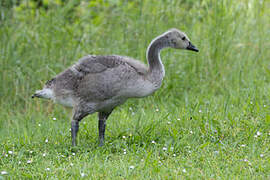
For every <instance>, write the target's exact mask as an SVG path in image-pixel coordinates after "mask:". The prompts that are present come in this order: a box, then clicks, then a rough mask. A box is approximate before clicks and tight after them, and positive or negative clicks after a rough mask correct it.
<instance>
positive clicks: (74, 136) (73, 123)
mask: <svg viewBox="0 0 270 180" xmlns="http://www.w3.org/2000/svg"><path fill="white" fill-rule="evenodd" d="M78 131H79V121H76V120H72V121H71V137H72V146H76V144H77V133H78Z"/></svg>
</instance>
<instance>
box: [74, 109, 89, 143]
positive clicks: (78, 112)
mask: <svg viewBox="0 0 270 180" xmlns="http://www.w3.org/2000/svg"><path fill="white" fill-rule="evenodd" d="M88 114H90V113H86V111H83V109H82V108H80V107H76V108H74V109H73V117H72V120H71V138H72V146H76V145H77V134H78V131H79V122H80V121H81V120H82V119H83V118H84V117H85V116H87V115H88Z"/></svg>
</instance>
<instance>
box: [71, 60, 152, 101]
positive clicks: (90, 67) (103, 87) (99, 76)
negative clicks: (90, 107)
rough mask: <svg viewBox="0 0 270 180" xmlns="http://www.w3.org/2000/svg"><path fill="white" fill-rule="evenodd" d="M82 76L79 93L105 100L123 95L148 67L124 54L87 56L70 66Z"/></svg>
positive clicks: (90, 98) (87, 98)
mask: <svg viewBox="0 0 270 180" xmlns="http://www.w3.org/2000/svg"><path fill="white" fill-rule="evenodd" d="M70 69H71V70H72V71H74V73H75V74H76V73H77V76H78V77H79V78H80V80H79V82H78V87H77V89H76V92H77V95H78V96H80V97H81V99H84V100H87V101H104V100H106V99H111V98H112V97H114V96H118V95H121V93H120V92H121V90H123V89H127V88H129V87H130V84H132V82H133V80H134V81H136V79H138V78H141V76H142V75H143V74H145V73H146V71H147V68H146V66H145V65H144V64H142V63H140V62H139V61H136V60H133V59H130V58H128V57H124V56H115V55H112V56H86V57H83V58H81V59H80V60H79V61H78V63H76V64H75V65H74V66H72V67H71V68H70Z"/></svg>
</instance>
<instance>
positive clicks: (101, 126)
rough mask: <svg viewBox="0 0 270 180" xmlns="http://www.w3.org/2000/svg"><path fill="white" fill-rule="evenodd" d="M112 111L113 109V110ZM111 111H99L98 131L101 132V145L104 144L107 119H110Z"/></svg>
mask: <svg viewBox="0 0 270 180" xmlns="http://www.w3.org/2000/svg"><path fill="white" fill-rule="evenodd" d="M111 112H112V111H111ZM111 112H99V113H98V119H99V120H98V132H99V146H103V145H104V141H105V139H104V136H105V128H106V120H107V119H108V117H109V115H110V114H111Z"/></svg>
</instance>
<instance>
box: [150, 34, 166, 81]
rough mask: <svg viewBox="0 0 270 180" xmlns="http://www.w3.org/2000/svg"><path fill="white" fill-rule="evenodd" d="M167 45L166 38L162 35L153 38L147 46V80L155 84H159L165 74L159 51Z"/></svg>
mask: <svg viewBox="0 0 270 180" xmlns="http://www.w3.org/2000/svg"><path fill="white" fill-rule="evenodd" d="M166 47H169V43H168V40H167V39H166V37H164V36H159V37H157V38H155V39H154V40H153V41H152V42H151V43H150V45H149V46H148V48H147V60H148V64H149V72H148V73H149V74H148V76H149V80H150V81H152V82H153V83H154V84H156V85H157V86H160V85H161V82H162V79H163V77H164V75H165V70H164V66H163V64H162V62H161V59H160V51H161V50H162V49H163V48H166Z"/></svg>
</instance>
